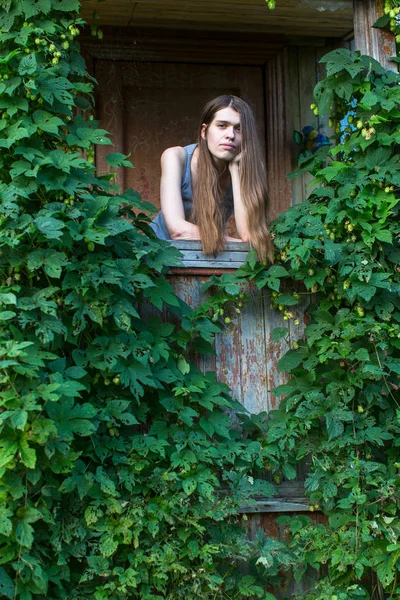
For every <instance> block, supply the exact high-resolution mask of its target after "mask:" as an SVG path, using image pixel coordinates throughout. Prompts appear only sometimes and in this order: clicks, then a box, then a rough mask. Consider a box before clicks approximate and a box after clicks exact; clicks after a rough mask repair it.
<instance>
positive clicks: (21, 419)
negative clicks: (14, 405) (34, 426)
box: [11, 409, 28, 431]
mask: <svg viewBox="0 0 400 600" xmlns="http://www.w3.org/2000/svg"><path fill="white" fill-rule="evenodd" d="M27 421H28V413H27V411H26V410H23V409H15V411H14V414H13V416H12V417H11V424H12V426H13V427H15V429H21V431H23V430H24V428H25V425H26V423H27Z"/></svg>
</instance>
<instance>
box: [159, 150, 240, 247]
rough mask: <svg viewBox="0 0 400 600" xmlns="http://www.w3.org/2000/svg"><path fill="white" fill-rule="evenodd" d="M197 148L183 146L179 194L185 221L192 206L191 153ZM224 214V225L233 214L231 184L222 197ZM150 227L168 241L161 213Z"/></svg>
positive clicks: (168, 236)
mask: <svg viewBox="0 0 400 600" xmlns="http://www.w3.org/2000/svg"><path fill="white" fill-rule="evenodd" d="M196 148H197V144H190V145H189V146H184V150H185V163H184V165H183V173H182V181H181V194H182V200H183V209H184V211H185V219H187V220H188V219H189V217H190V213H191V211H192V205H193V190H192V174H191V170H190V165H191V163H192V156H193V152H194V151H195V149H196ZM224 212H225V219H224V221H225V223H226V221H227V220H228V219H229V217H230V216H231V215H232V213H233V192H232V184H229V187H228V189H227V190H226V194H225V197H224ZM150 227H151V228H152V229H153V231H154V232H155V234H156V236H157V237H158V238H159V239H161V240H170V239H171V237H170V235H169V233H168V229H167V226H166V224H165V221H164V217H163V214H162V212H161V211H160V212H159V213H158V215H157V216H156V217H155V218H154V219H153V221H152V222H151V223H150Z"/></svg>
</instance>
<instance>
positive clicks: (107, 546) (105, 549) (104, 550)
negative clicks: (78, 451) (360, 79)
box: [57, 0, 118, 557]
mask: <svg viewBox="0 0 400 600" xmlns="http://www.w3.org/2000/svg"><path fill="white" fill-rule="evenodd" d="M57 1H58V0H57ZM60 1H62V2H64V0H60ZM117 548H118V542H117V541H116V540H115V539H114V537H113V536H112V535H110V534H109V533H106V534H105V535H103V536H102V537H101V538H100V545H99V550H100V552H101V555H102V556H105V557H107V556H112V555H113V554H114V552H115V551H116V550H117Z"/></svg>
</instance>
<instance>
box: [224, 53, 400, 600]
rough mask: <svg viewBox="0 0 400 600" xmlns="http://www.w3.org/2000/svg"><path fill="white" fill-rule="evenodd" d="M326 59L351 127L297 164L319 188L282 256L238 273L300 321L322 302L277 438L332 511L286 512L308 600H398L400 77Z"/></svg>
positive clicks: (328, 89) (279, 238)
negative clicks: (303, 308)
mask: <svg viewBox="0 0 400 600" xmlns="http://www.w3.org/2000/svg"><path fill="white" fill-rule="evenodd" d="M322 62H324V63H326V65H327V77H326V79H324V80H323V81H321V82H320V83H319V84H318V85H317V87H316V88H315V102H316V105H317V107H318V110H319V112H320V113H322V114H323V113H326V112H328V113H329V116H330V118H331V119H332V120H333V121H336V122H340V121H342V120H343V118H344V116H345V115H347V116H349V115H350V118H348V123H350V125H349V126H348V127H347V129H346V131H345V133H344V134H343V135H342V136H341V140H340V143H338V144H337V145H335V146H334V147H333V148H331V149H329V147H327V146H325V147H322V148H320V149H318V150H317V151H316V152H315V153H314V154H312V153H309V156H308V158H307V157H306V158H304V157H303V158H302V159H301V166H300V169H299V170H298V171H297V172H295V173H294V174H293V175H296V174H297V173H302V172H310V173H311V174H312V175H313V176H314V180H313V186H314V187H313V191H312V193H311V195H310V197H309V198H308V200H306V201H305V202H303V203H302V204H301V205H297V206H295V207H293V208H291V209H289V211H288V212H287V213H285V214H283V215H281V216H280V217H279V218H278V219H277V220H276V221H275V222H274V235H275V245H276V247H277V249H278V251H279V254H278V257H277V262H276V264H275V265H274V266H272V267H270V268H269V269H268V270H265V269H264V268H263V267H262V266H261V265H258V266H257V265H256V264H250V263H249V264H248V265H245V266H244V267H243V268H242V269H240V270H239V271H238V273H237V274H236V279H235V280H236V281H239V280H240V279H241V278H246V277H250V278H251V279H253V280H254V281H255V282H256V283H257V286H258V287H259V288H262V287H267V288H270V289H271V290H272V302H273V304H274V305H276V306H277V308H278V310H281V311H283V312H284V315H285V318H286V319H290V318H291V316H292V315H291V314H290V306H291V305H292V304H296V303H297V302H299V301H300V299H301V298H303V297H304V296H310V299H311V304H310V307H309V309H308V311H307V312H308V315H309V319H310V320H309V323H308V325H307V327H306V329H305V338H304V341H303V342H300V343H298V342H295V343H294V344H293V349H292V350H290V351H289V352H288V353H287V354H286V355H285V356H284V357H283V358H282V359H281V361H280V363H279V367H280V368H281V370H282V371H287V372H290V373H291V378H290V380H289V382H288V383H286V384H285V385H282V386H281V387H280V388H278V389H277V390H276V392H277V393H280V394H282V395H284V399H283V400H282V403H281V405H280V408H279V410H277V411H275V412H274V413H272V415H271V421H270V424H269V429H268V433H267V436H266V439H265V441H264V442H263V455H264V457H265V459H266V463H267V464H271V463H272V464H273V465H274V467H273V468H274V470H275V471H277V472H280V471H282V469H283V468H285V474H286V476H287V477H289V476H290V469H288V465H289V466H290V465H291V466H292V472H293V475H294V474H295V472H296V471H295V469H294V467H295V466H296V465H297V464H298V463H299V462H306V464H307V465H308V476H307V479H306V482H305V486H306V493H307V495H308V496H309V498H310V505H311V506H310V510H311V511H315V510H318V511H322V512H323V513H324V515H326V521H323V522H320V523H317V522H316V521H315V520H311V519H310V518H308V517H306V516H296V517H280V519H279V521H280V523H281V525H284V526H286V527H287V531H288V536H289V538H290V539H289V546H290V548H291V549H292V551H293V552H294V556H296V565H295V569H294V570H295V574H296V576H297V577H298V578H301V577H302V576H304V574H305V573H306V570H307V568H310V567H311V568H313V569H316V570H318V571H319V573H320V578H319V581H318V583H317V585H316V587H315V589H313V590H312V591H310V592H309V593H308V594H307V595H306V596H305V598H307V600H326V599H327V598H331V599H332V600H338V599H340V600H350V599H352V600H353V599H354V600H356V599H363V598H365V599H367V598H377V599H378V598H398V597H399V596H400V582H399V569H400V526H399V524H400V512H399V511H400V461H399V451H398V447H399V436H400V394H399V387H400V383H399V379H400V296H399V291H400V267H399V263H400V247H399V239H400V219H399V198H400V194H399V190H400V156H399V143H400V136H399V125H400V110H399V108H400V87H399V83H400V77H399V76H398V75H397V74H396V73H394V72H391V71H385V70H384V69H383V68H382V67H381V66H380V65H379V64H378V63H377V62H376V61H374V60H373V59H372V58H370V57H367V56H359V53H358V52H350V51H347V50H344V49H340V50H334V51H333V52H331V53H329V54H327V55H326V56H325V57H323V59H322ZM286 280H289V281H291V282H292V284H291V285H290V286H289V285H288V282H287V281H286ZM214 283H217V282H216V281H215V282H214ZM231 283H232V281H231ZM283 283H286V285H285V286H283ZM222 284H223V281H222V282H221V283H220V285H222ZM288 289H289V290H290V289H291V290H292V292H288ZM294 289H295V290H296V291H293V290H294ZM283 334H284V332H283ZM277 335H282V332H277Z"/></svg>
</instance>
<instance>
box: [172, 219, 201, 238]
mask: <svg viewBox="0 0 400 600" xmlns="http://www.w3.org/2000/svg"><path fill="white" fill-rule="evenodd" d="M167 229H168V232H169V235H170V236H171V239H172V240H199V239H200V231H199V228H198V226H197V225H194V224H193V223H190V222H189V221H185V220H178V221H177V222H175V223H174V224H173V225H171V227H168V224H167Z"/></svg>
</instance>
